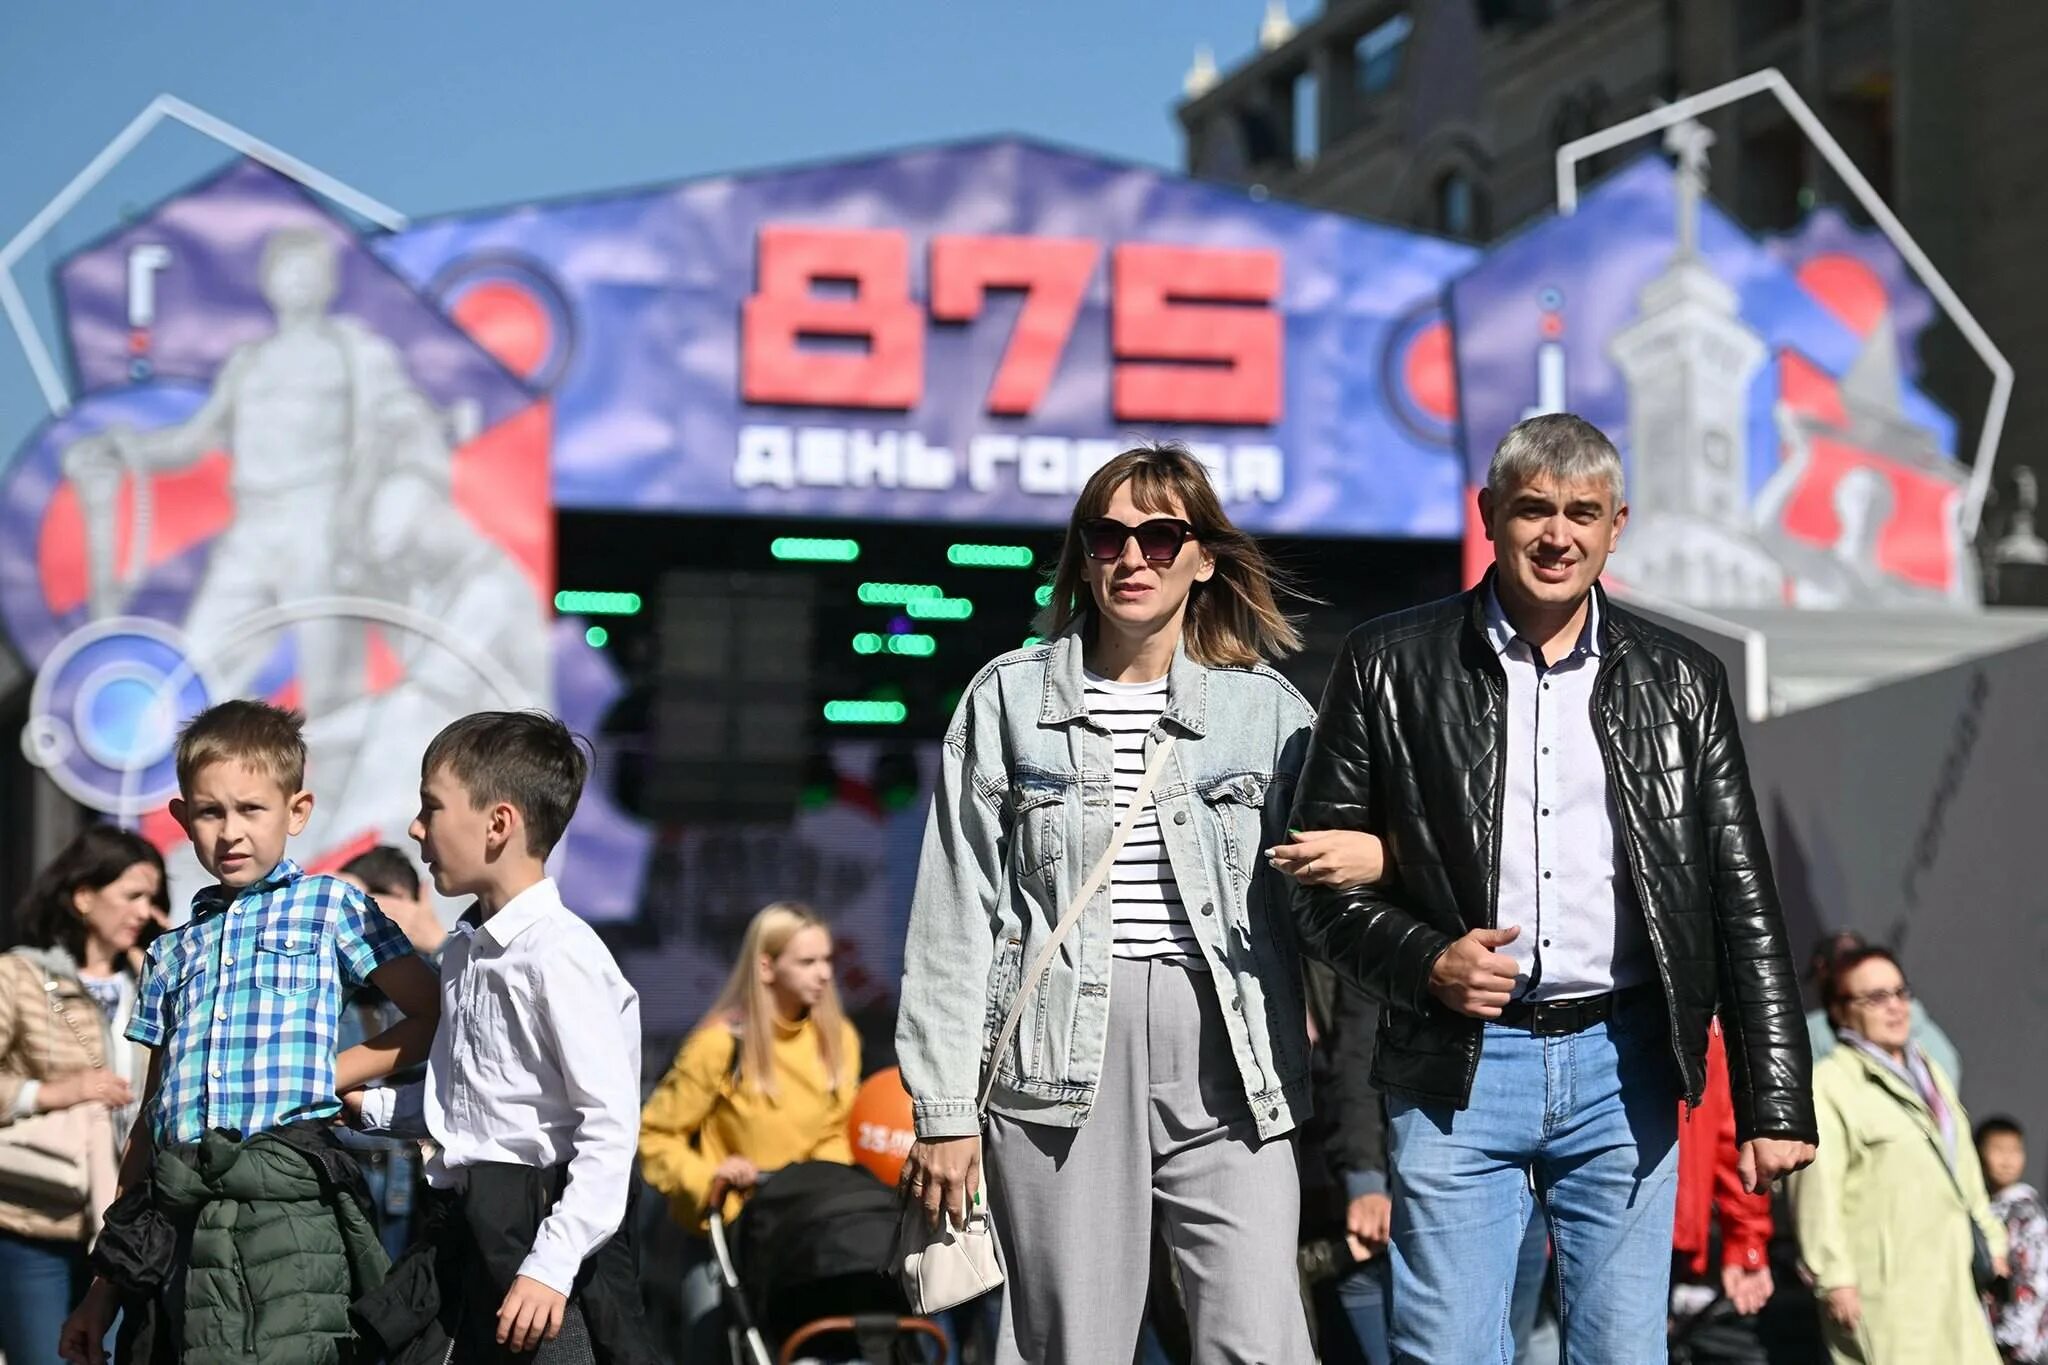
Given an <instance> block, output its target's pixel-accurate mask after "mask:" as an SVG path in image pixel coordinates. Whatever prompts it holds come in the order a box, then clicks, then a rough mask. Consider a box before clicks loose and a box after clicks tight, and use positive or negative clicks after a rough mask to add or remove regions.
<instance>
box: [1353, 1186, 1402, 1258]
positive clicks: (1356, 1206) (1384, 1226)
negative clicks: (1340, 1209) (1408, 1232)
mask: <svg viewBox="0 0 2048 1365" xmlns="http://www.w3.org/2000/svg"><path fill="white" fill-rule="evenodd" d="M1393 1229H1394V1201H1393V1200H1392V1199H1390V1198H1388V1197H1387V1196H1386V1195H1384V1194H1361V1195H1359V1196H1358V1198H1356V1199H1354V1200H1352V1201H1351V1204H1350V1206H1349V1207H1348V1208H1346V1209H1345V1210H1344V1233H1345V1236H1346V1239H1347V1240H1348V1241H1349V1242H1350V1243H1351V1254H1352V1255H1353V1256H1355V1257H1357V1258H1358V1259H1359V1260H1361V1261H1369V1260H1371V1259H1372V1258H1373V1257H1375V1256H1377V1255H1379V1254H1380V1253H1381V1252H1383V1251H1385V1250H1386V1249H1387V1242H1388V1240H1389V1239H1390V1238H1391V1237H1392V1236H1393Z"/></svg>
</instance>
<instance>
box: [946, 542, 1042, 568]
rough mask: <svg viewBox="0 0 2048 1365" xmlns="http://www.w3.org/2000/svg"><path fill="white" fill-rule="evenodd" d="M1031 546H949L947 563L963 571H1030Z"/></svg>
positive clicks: (947, 548)
mask: <svg viewBox="0 0 2048 1365" xmlns="http://www.w3.org/2000/svg"><path fill="white" fill-rule="evenodd" d="M1032 558H1033V556H1032V553H1031V547H1030V546H1029V545H948V546H947V547H946V562H947V563H948V564H957V565H959V566H960V567H961V568H963V569H1028V568H1030V567H1031V561H1032Z"/></svg>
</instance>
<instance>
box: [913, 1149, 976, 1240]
mask: <svg viewBox="0 0 2048 1365" xmlns="http://www.w3.org/2000/svg"><path fill="white" fill-rule="evenodd" d="M903 1191H904V1193H905V1194H907V1195H909V1197H910V1200H911V1202H912V1203H916V1204H922V1205H924V1216H925V1221H926V1222H927V1223H929V1224H930V1225H931V1227H932V1229H933V1231H937V1230H938V1226H939V1211H940V1210H941V1209H943V1210H945V1211H946V1212H947V1213H948V1214H950V1215H951V1216H952V1219H953V1226H954V1227H956V1228H957V1227H965V1226H966V1225H967V1206H968V1205H969V1203H971V1202H972V1201H973V1199H974V1198H975V1196H976V1195H978V1194H980V1193H981V1139H980V1138H979V1137H975V1136H968V1137H951V1138H930V1139H927V1140H924V1141H921V1142H918V1143H915V1144H913V1145H912V1147H911V1149H910V1155H909V1156H907V1157H905V1158H904V1159H903Z"/></svg>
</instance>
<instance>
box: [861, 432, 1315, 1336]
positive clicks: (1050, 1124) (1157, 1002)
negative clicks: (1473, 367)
mask: <svg viewBox="0 0 2048 1365" xmlns="http://www.w3.org/2000/svg"><path fill="white" fill-rule="evenodd" d="M1273 585H1274V574H1273V571H1272V568H1271V566H1270V565H1269V564H1268V563H1267V560H1266V558H1265V555H1264V554H1263V552H1262V551H1261V550H1260V549H1259V547H1258V544H1257V543H1256V542H1255V541H1253V540H1252V538H1251V537H1250V536H1248V535H1246V534H1245V533H1244V532H1242V531H1240V530H1238V529H1237V528H1236V527H1234V526H1232V525H1231V524H1230V521H1229V520H1228V518H1226V517H1225V516H1224V513H1223V508H1222V506H1221V504H1220V503H1219V502H1218V500H1217V497H1216V493H1215V490H1214V489H1213V488H1212V487H1211V486H1210V483H1209V479H1208V476H1207V474H1206V473H1205V472H1204V471H1203V469H1202V466H1201V465H1200V463H1198V462H1197V461H1196V460H1195V459H1194V457H1193V456H1192V455H1190V454H1189V453H1188V452H1187V451H1186V450H1183V449H1180V448H1177V447H1171V446H1147V447H1141V448H1138V449H1135V450H1130V451H1126V452H1125V453H1124V454H1122V455H1119V456H1117V457H1116V458H1115V459H1113V460H1111V461H1110V462H1109V463H1107V464H1106V465H1104V466H1103V467H1102V468H1101V469H1100V470H1099V471H1098V472H1097V473H1096V474H1095V475H1094V476H1093V477H1092V478H1091V479H1090V480H1089V481H1088V484H1087V486H1086V487H1085V488H1083V489H1082V491H1081V496H1080V498H1079V500H1078V501H1077V502H1076V503H1075V505H1074V509H1073V514H1072V518H1071V520H1070V521H1069V523H1068V527H1067V538H1066V545H1065V548H1064V549H1063V550H1062V551H1061V555H1060V560H1059V566H1058V569H1057V570H1056V572H1055V574H1054V578H1053V587H1052V602H1051V605H1050V607H1049V609H1048V617H1049V619H1048V620H1047V621H1046V623H1045V625H1046V630H1045V633H1046V635H1047V637H1048V638H1047V640H1046V642H1045V643H1044V644H1041V645H1038V646H1035V647H1033V648H1028V649H1023V650H1018V651H1015V652H1013V653H1010V654H1005V655H1004V656H1002V657H1001V658H999V659H996V660H995V661H994V662H992V663H990V664H989V665H988V666H987V667H985V668H984V669H982V671H981V673H980V674H979V676H977V677H976V678H975V679H974V680H973V682H972V683H971V684H970V685H969V686H968V688H967V690H966V692H965V694H964V695H963V696H962V698H961V702H960V708H959V711H958V713H957V714H956V715H955V717H954V719H953V723H952V725H951V727H950V728H949V729H948V731H947V734H946V739H945V745H944V748H943V751H942V754H941V767H940V778H939V785H938V790H937V793H936V795H935V797H934V800H933V807H932V816H931V823H930V826H929V829H928V832H927V834H926V836H925V845H924V853H923V857H922V859H921V861H920V863H919V867H918V877H917V892H916V895H915V897H914V899H913V902H912V909H911V918H910V933H909V937H908V940H907V942H906V944H905V948H904V975H903V994H902V1002H901V1005H900V1007H899V1011H898V1016H897V1038H896V1042H897V1056H898V1059H899V1061H900V1063H901V1065H902V1069H903V1079H904V1083H905V1085H906V1087H907V1088H908V1089H909V1091H910V1094H911V1098H912V1102H913V1108H914V1112H915V1116H916V1126H917V1138H918V1141H917V1144H916V1145H915V1146H914V1147H913V1148H912V1149H911V1152H910V1157H909V1159H908V1161H907V1163H906V1166H905V1185H906V1189H907V1191H908V1193H909V1195H910V1196H911V1198H913V1199H916V1200H918V1201H921V1202H922V1203H923V1204H924V1206H925V1210H926V1214H927V1216H928V1217H929V1218H930V1219H932V1220H933V1222H934V1223H936V1221H937V1219H938V1218H939V1216H940V1212H941V1210H942V1209H945V1210H948V1211H949V1212H950V1214H951V1216H952V1217H954V1218H955V1219H956V1220H958V1219H960V1218H961V1217H962V1216H963V1215H964V1212H965V1205H966V1203H967V1201H968V1200H969V1199H971V1198H972V1197H973V1196H974V1194H975V1192H976V1191H977V1190H978V1188H979V1186H980V1167H981V1162H982V1160H983V1157H984V1147H983V1137H984V1116H983V1115H982V1114H981V1112H980V1109H979V1105H978V1103H977V1101H978V1098H979V1095H980V1092H981V1089H982V1084H983V1074H984V1071H983V1069H984V1067H985V1066H986V1065H988V1064H989V1058H990V1054H991V1052H993V1051H994V1049H995V1044H996V1038H997V1034H998V1033H999V1031H1000V1030H1001V1027H1002V1024H1003V1021H1004V1019H1005V1018H1006V1016H1008V1014H1009V1013H1010V1010H1011V1007H1012V1005H1013V1003H1015V1002H1017V1001H1020V1000H1021V1001H1022V1014H1021V1018H1020V1026H1019V1027H1018V1028H1017V1029H1016V1031H1015V1033H1014V1035H1013V1036H1012V1037H1011V1039H1010V1041H1009V1042H1008V1043H1007V1044H1006V1045H1005V1046H1004V1047H1003V1049H1002V1051H1001V1053H1000V1055H998V1056H996V1057H995V1059H994V1065H995V1077H994V1089H993V1092H992V1094H991V1098H990V1103H989V1110H988V1113H987V1115H986V1129H985V1137H986V1148H985V1152H986V1159H987V1161H988V1164H989V1191H990V1198H991V1200H992V1203H993V1211H994V1214H995V1227H996V1232H997V1236H998V1237H999V1239H1000V1241H1001V1246H1002V1252H1003V1262H1004V1266H1005V1268H1006V1272H1007V1276H1008V1287H1007V1292H1006V1293H1005V1294H1004V1299H1003V1321H1002V1334H1001V1341H1000V1343H999V1345H998V1349H997V1354H998V1359H1000V1360H1002V1361H1005V1362H1015V1361H1030V1362H1033V1363H1034V1365H1058V1362H1079V1361H1101V1360H1127V1359H1129V1358H1130V1356H1131V1353H1132V1349H1133V1347H1134V1345H1135V1344H1136V1342H1137V1339H1138V1332H1139V1326H1140V1322H1139V1319H1140V1316H1141V1314H1142V1311H1143V1307H1144V1302H1145V1287H1146V1278H1147V1266H1148V1264H1149V1258H1148V1254H1147V1253H1148V1249H1149V1247H1150V1245H1151V1240H1152V1233H1153V1229H1154V1228H1155V1227H1156V1228H1158V1229H1159V1230H1160V1231H1161V1232H1162V1233H1163V1234H1164V1240H1165V1243H1166V1245H1167V1246H1168V1247H1170V1248H1171V1249H1172V1251H1173V1254H1174V1258H1175V1262H1176V1266H1177V1270H1178V1273H1179V1278H1180V1284H1181V1288H1182V1292H1183V1297H1184V1298H1185V1300H1186V1303H1187V1307H1188V1315H1189V1326H1190V1329H1191V1334H1192V1345H1193V1353H1194V1357H1195V1358H1196V1359H1198V1360H1203V1361H1260V1362H1264V1365H1294V1362H1306V1361H1307V1360H1309V1359H1310V1351H1309V1343H1308V1333H1307V1326H1306V1323H1305V1320H1304V1317H1303V1313H1302V1306H1301V1298H1300V1294H1299V1291H1298V1287H1297V1282H1296V1275H1295V1267H1294V1250H1295V1241H1296V1235H1297V1224H1298V1222H1299V1205H1300V1187H1299V1180H1298V1176H1297V1173H1296V1168H1295V1158H1294V1148H1293V1145H1292V1142H1291V1141H1290V1138H1289V1135H1290V1134H1291V1133H1292V1132H1293V1131H1294V1128H1295V1125H1296V1124H1297V1123H1298V1122H1299V1121H1300V1120H1301V1118H1302V1117H1303V1116H1304V1115H1306V1113H1307V1112H1308V1085H1309V1075H1308V1042H1307V1036H1306V1029H1305V1019H1306V1007H1305V1006H1304V1004H1303V997H1302V988H1301V974H1300V966H1299V962H1298V959H1297V955H1296V950H1295V943H1294V932H1293V921H1292V916H1291V915H1290V913H1289V895H1290V883H1289V881H1288V879H1287V878H1286V877H1285V876H1284V875H1283V874H1282V873H1281V872H1280V871H1279V870H1277V869H1276V868H1272V867H1269V866H1268V865H1267V862H1266V857H1265V851H1266V850H1267V849H1269V848H1272V847H1273V846H1274V845H1276V844H1278V843H1280V842H1281V840H1282V839H1283V838H1284V836H1285V826H1286V817H1287V810H1288V806H1289V804H1290V802H1291V800H1292V796H1293V787H1294V780H1295V776H1296V774H1297V772H1298V771H1299V769H1300V765H1301V759H1302V754H1303V752H1304V750H1305V749H1306V746H1307V743H1308V734H1309V725H1310V721H1311V718H1312V713H1311V711H1310V708H1309V704H1308V703H1307V702H1306V701H1305V700H1303V698H1302V697H1301V694H1300V693H1298V692H1296V691H1295V690H1294V689H1293V688H1292V687H1290V686H1288V684H1287V682H1286V680H1285V679H1283V678H1282V677H1281V676H1280V675H1279V674H1278V673H1276V672H1274V671H1273V669H1272V668H1270V667H1269V666H1268V665H1267V660H1269V659H1272V658H1275V657H1278V656H1279V655H1281V654H1284V653H1287V652H1289V651H1292V650H1294V649H1296V648H1298V647H1299V645H1300V639H1299V636H1298V635H1297V634H1296V632H1295V628H1294V626H1293V624H1292V623H1291V622H1290V621H1289V620H1288V619H1287V617H1286V616H1284V615H1283V614H1282V613H1281V611H1280V608H1279V606H1278V604H1277V602H1276V601H1275V596H1274V586H1273ZM1169 739H1171V741H1172V743H1173V747H1172V748H1171V749H1167V748H1165V747H1164V746H1165V742H1166V741H1167V740H1169ZM1148 770H1149V771H1150V772H1152V773H1153V774H1154V775H1155V776H1154V784H1155V785H1154V786H1153V789H1152V795H1151V798H1150V800H1149V803H1148V802H1146V801H1143V800H1140V799H1139V798H1140V795H1141V793H1142V791H1143V788H1144V780H1145V776H1146V774H1147V773H1148ZM1127 812H1131V813H1133V814H1132V822H1131V833H1130V835H1129V839H1128V842H1126V843H1125V844H1124V845H1123V848H1122V850H1121V852H1120V853H1119V854H1118V855H1117V857H1116V858H1115V859H1114V861H1113V864H1112V865H1111V866H1110V868H1109V873H1108V876H1107V879H1106V881H1105V882H1104V883H1103V885H1102V890H1101V892H1100V894H1098V895H1096V896H1093V897H1091V898H1090V900H1089V901H1088V902H1087V903H1086V904H1085V905H1084V906H1083V907H1082V909H1081V914H1080V918H1079V920H1078V922H1077V923H1076V924H1075V926H1074V927H1073V929H1072V930H1071V932H1070V933H1069V934H1068V935H1067V936H1066V938H1065V939H1064V940H1063V941H1062V942H1061V943H1060V945H1059V948H1058V951H1056V952H1055V953H1054V954H1053V955H1052V957H1051V959H1050V962H1049V966H1048V969H1047V971H1046V973H1045V975H1044V976H1043V977H1042V978H1041V979H1040V980H1038V981H1037V982H1035V983H1025V982H1024V981H1023V980H1022V977H1023V974H1024V972H1025V971H1026V970H1027V968H1028V966H1029V964H1031V963H1032V962H1033V961H1034V959H1035V958H1037V957H1038V955H1039V953H1040V950H1041V949H1043V948H1044V947H1045V946H1046V945H1047V944H1048V943H1049V942H1051V939H1052V935H1053V932H1054V927H1055V926H1056V925H1058V924H1059V922H1060V920H1061V918H1062V916H1064V915H1065V914H1066V913H1067V912H1068V910H1069V908H1070V905H1071V904H1072V902H1073V901H1074V900H1075V898H1076V897H1077V896H1078V895H1079V894H1080V892H1081V889H1082V887H1083V885H1084V883H1085V882H1086V881H1087V880H1088V878H1089V875H1090V873H1091V872H1092V871H1093V870H1094V868H1095V867H1096V865H1097V864H1098V863H1099V862H1100V861H1101V860H1102V859H1103V858H1104V856H1105V853H1106V851H1107V850H1108V849H1109V847H1110V845H1111V843H1112V831H1113V830H1115V829H1116V827H1117V826H1118V824H1119V823H1120V822H1121V821H1122V820H1123V819H1124V818H1125V816H1126V814H1127Z"/></svg>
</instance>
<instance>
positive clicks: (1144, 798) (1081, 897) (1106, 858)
mask: <svg viewBox="0 0 2048 1365" xmlns="http://www.w3.org/2000/svg"><path fill="white" fill-rule="evenodd" d="M1177 738H1178V736H1175V735H1168V736H1166V737H1165V738H1164V739H1161V740H1160V741H1159V742H1158V743H1157V744H1155V745H1153V746H1152V761H1151V762H1149V763H1147V764H1146V765H1145V776H1144V778H1143V780H1142V781H1140V782H1139V783H1138V790H1137V791H1136V792H1134V793H1132V795H1131V804H1130V805H1129V806H1128V807H1126V808H1125V810H1124V818H1123V819H1121V820H1119V821H1117V825H1116V833H1115V834H1112V835H1111V836H1110V839H1109V847H1108V848H1106V849H1104V850H1103V851H1102V860H1101V861H1100V862H1098V863H1096V864H1095V870H1094V871H1093V872H1090V873H1089V874H1088V880H1087V881H1085V882H1083V883H1081V890H1080V891H1079V892H1078V893H1077V894H1076V895H1075V896H1074V899H1073V901H1072V903H1071V904H1069V905H1068V906H1067V913H1066V914H1064V915H1062V916H1060V922H1059V924H1058V925H1056V926H1055V927H1054V928H1053V931H1052V937H1051V938H1049V939H1047V940H1046V943H1045V946H1044V947H1043V948H1040V949H1039V950H1038V956H1037V957H1035V958H1033V959H1032V960H1031V967H1030V970H1028V971H1026V972H1025V973H1024V976H1023V979H1022V980H1021V981H1019V982H1018V983H1017V994H1016V996H1015V998H1014V999H1012V1000H1011V1001H1010V1013H1009V1017H1008V1018H1006V1019H1004V1020H1003V1031H1002V1032H1001V1033H998V1034H997V1035H996V1045H995V1048H994V1049H993V1050H992V1051H991V1052H990V1053H989V1059H988V1076H987V1078H986V1079H984V1080H983V1082H982V1086H981V1098H980V1099H979V1100H978V1101H976V1102H975V1106H974V1108H975V1112H976V1113H977V1114H983V1115H985V1114H987V1113H988V1097H989V1095H990V1093H991V1092H993V1091H994V1090H995V1088H996V1072H997V1071H998V1070H999V1069H1000V1068H1001V1066H1002V1060H1003V1050H1004V1049H1005V1048H1007V1047H1009V1045H1010V1039H1011V1038H1012V1037H1013V1036H1015V1034H1016V1032H1017V1021H1018V1020H1019V1019H1021V1018H1023V1017H1024V1002H1025V1000H1026V999H1028V998H1029V997H1030V995H1031V992H1032V991H1034V990H1036V989H1038V978H1040V977H1041V976H1044V975H1045V969H1046V968H1047V967H1048V966H1049V965H1051V963H1052V955H1053V954H1054V953H1056V952H1058V951H1059V950H1060V944H1061V943H1063V942H1065V941H1066V937H1067V934H1068V932H1069V931H1070V930H1072V929H1073V927H1074V926H1075V925H1076V924H1078V923H1079V922H1080V920H1081V912H1082V911H1083V910H1085V909H1087V908H1088V902H1090V901H1092V900H1094V899H1095V893H1096V892H1097V891H1100V890H1101V889H1102V883H1103V882H1104V881H1105V880H1107V879H1108V877H1109V869H1110V867H1111V866H1112V865H1113V864H1114V863H1115V862H1116V855H1117V854H1119V853H1121V852H1123V849H1124V843H1125V841H1126V840H1128V839H1129V838H1130V837H1131V830H1132V829H1133V828H1135V827H1136V826H1137V823H1138V817H1139V816H1141V815H1143V814H1144V813H1145V808H1146V807H1147V806H1149V805H1151V804H1152V789H1153V788H1154V787H1155V786H1157V785H1158V783H1159V774H1160V773H1162V772H1164V771H1166V757H1167V755H1168V754H1171V753H1172V752H1173V746H1174V741H1175V740H1176V739H1177Z"/></svg>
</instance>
